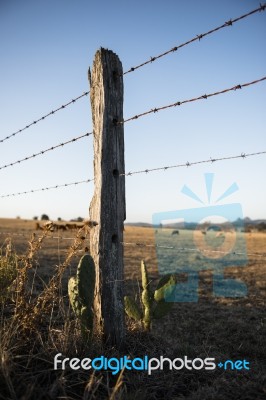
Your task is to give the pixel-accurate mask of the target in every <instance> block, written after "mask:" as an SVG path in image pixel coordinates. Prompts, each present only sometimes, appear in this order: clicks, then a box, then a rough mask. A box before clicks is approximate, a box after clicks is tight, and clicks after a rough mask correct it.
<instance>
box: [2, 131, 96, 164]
mask: <svg viewBox="0 0 266 400" xmlns="http://www.w3.org/2000/svg"><path fill="white" fill-rule="evenodd" d="M92 133H93V132H87V133H85V134H84V135H81V136H77V137H75V138H73V139H70V140H67V141H66V142H62V143H59V144H57V145H56V146H52V147H49V148H48V149H45V150H41V151H39V152H38V153H35V154H32V155H31V156H28V157H25V158H22V159H21V160H17V161H14V162H12V163H10V164H6V165H3V166H2V167H0V170H1V169H5V168H8V167H13V166H14V165H16V164H20V163H22V162H23V161H28V160H30V159H32V158H35V157H38V156H41V155H43V154H45V153H48V152H49V151H53V150H55V149H58V148H59V147H63V146H65V145H66V144H70V143H74V142H77V141H78V140H80V139H83V138H85V137H87V136H90V135H92Z"/></svg>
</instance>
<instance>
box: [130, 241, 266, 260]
mask: <svg viewBox="0 0 266 400" xmlns="http://www.w3.org/2000/svg"><path fill="white" fill-rule="evenodd" d="M122 245H123V246H134V247H152V248H160V249H168V250H175V251H177V252H194V253H202V252H203V253H219V254H228V252H227V251H221V250H204V249H197V248H189V247H175V246H164V245H158V244H150V243H142V242H136V243H131V242H122ZM230 254H232V255H243V256H258V257H266V253H248V254H247V253H241V252H238V251H232V252H231V253H230Z"/></svg>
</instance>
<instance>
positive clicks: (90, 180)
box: [0, 150, 266, 198]
mask: <svg viewBox="0 0 266 400" xmlns="http://www.w3.org/2000/svg"><path fill="white" fill-rule="evenodd" d="M262 154H266V150H265V151H259V152H256V153H241V154H240V155H235V156H228V157H220V158H212V157H210V158H209V159H207V160H201V161H193V162H189V161H187V162H186V163H183V164H176V165H168V166H165V167H158V168H150V169H144V170H139V171H132V172H126V173H122V174H120V175H119V176H131V175H136V174H144V173H146V174H147V173H149V172H154V171H167V170H168V169H172V168H180V167H191V166H192V165H197V164H204V163H214V162H217V161H226V160H233V159H239V158H242V159H245V158H247V157H252V156H258V155H262ZM93 181H94V179H86V180H83V181H78V182H71V183H64V184H61V185H55V186H50V187H44V188H40V189H32V190H28V191H24V192H18V193H10V194H4V195H0V198H5V197H12V196H20V195H23V194H29V193H35V192H41V191H45V190H50V189H58V188H62V187H67V186H74V185H79V184H81V183H89V182H93Z"/></svg>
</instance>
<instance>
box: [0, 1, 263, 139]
mask: <svg viewBox="0 0 266 400" xmlns="http://www.w3.org/2000/svg"><path fill="white" fill-rule="evenodd" d="M265 8H266V4H265V3H264V4H260V7H258V8H256V9H254V10H252V11H250V12H248V13H246V14H243V15H241V16H240V17H237V18H234V19H230V20H228V21H226V22H225V23H224V24H222V25H220V26H218V27H216V28H214V29H211V30H209V31H208V32H205V33H202V34H200V35H196V36H195V37H193V38H192V39H190V40H188V41H186V42H184V43H182V44H180V45H178V46H175V47H173V48H171V49H169V50H167V51H165V52H163V53H161V54H159V55H158V56H155V57H150V59H149V60H147V61H145V62H143V63H141V64H139V65H136V66H135V67H131V68H130V69H129V70H127V71H125V72H124V73H123V75H126V74H128V73H130V72H133V71H135V70H137V69H139V68H141V67H143V66H144V65H147V64H150V63H153V62H154V61H156V60H158V59H159V58H162V57H164V56H166V55H168V54H170V53H174V52H176V51H177V50H179V49H180V48H182V47H185V46H187V45H189V44H190V43H193V42H195V41H197V40H198V41H200V40H201V39H203V38H204V37H206V36H208V35H210V34H212V33H214V32H217V31H219V30H220V29H223V28H226V27H228V26H232V25H233V24H234V23H235V22H238V21H240V20H242V19H244V18H246V17H248V16H250V15H253V14H255V13H257V12H261V11H264V10H265ZM89 93H90V92H89V91H87V92H84V93H82V94H81V95H80V96H77V97H76V98H74V99H72V100H70V101H69V102H67V103H65V104H62V105H61V106H60V107H58V108H56V109H54V110H52V111H50V112H49V113H47V114H45V115H44V116H42V117H40V118H38V119H36V120H34V121H33V122H31V123H29V124H28V125H26V126H25V127H24V128H21V129H18V130H17V131H15V132H13V133H12V134H10V135H8V136H6V137H5V138H3V139H0V143H3V142H5V141H6V140H8V139H10V138H12V137H14V136H16V135H18V134H19V133H21V132H23V131H24V130H26V129H28V128H30V127H31V126H33V125H36V124H37V123H39V122H40V121H43V120H44V119H46V118H47V117H49V116H51V115H54V114H55V113H57V112H58V111H60V110H63V109H64V108H66V107H68V106H69V105H70V104H74V103H75V102H76V101H77V100H79V99H81V98H82V97H84V96H87V95H88V94H89Z"/></svg>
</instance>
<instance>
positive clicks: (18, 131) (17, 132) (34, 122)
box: [0, 92, 90, 143]
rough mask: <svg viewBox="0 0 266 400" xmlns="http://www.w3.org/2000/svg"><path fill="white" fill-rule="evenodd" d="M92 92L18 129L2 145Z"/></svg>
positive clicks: (1, 141)
mask: <svg viewBox="0 0 266 400" xmlns="http://www.w3.org/2000/svg"><path fill="white" fill-rule="evenodd" d="M89 93H90V92H84V93H82V94H81V95H80V96H78V97H75V98H74V99H72V100H70V101H69V102H68V103H65V104H62V105H61V106H60V107H58V108H56V109H55V110H52V111H50V112H49V113H48V114H45V115H44V116H42V117H40V118H38V119H36V120H34V121H33V122H31V123H30V124H28V125H26V126H25V127H24V128H21V129H18V130H17V131H15V132H13V133H11V135H8V136H6V137H5V138H3V139H0V143H3V142H5V141H6V140H8V139H10V138H12V137H14V136H16V135H18V134H19V133H21V132H23V131H25V130H26V129H28V128H30V127H31V126H32V125H36V124H37V123H38V122H40V121H43V120H44V119H45V118H47V117H49V116H51V115H54V114H55V113H57V112H58V111H60V110H63V109H64V108H66V107H68V106H69V105H70V104H74V103H75V102H76V101H78V100H79V99H81V98H82V97H84V96H88V94H89Z"/></svg>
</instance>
